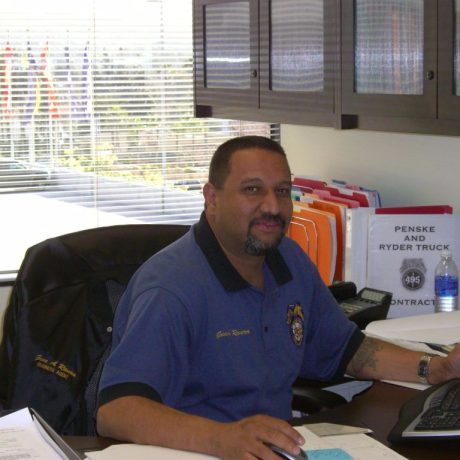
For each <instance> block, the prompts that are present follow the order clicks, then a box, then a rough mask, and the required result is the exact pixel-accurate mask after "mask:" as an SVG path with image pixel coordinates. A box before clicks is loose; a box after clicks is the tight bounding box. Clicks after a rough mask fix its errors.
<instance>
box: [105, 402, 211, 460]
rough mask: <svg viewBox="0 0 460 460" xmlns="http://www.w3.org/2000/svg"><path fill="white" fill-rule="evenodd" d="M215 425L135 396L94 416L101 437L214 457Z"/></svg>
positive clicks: (107, 405)
mask: <svg viewBox="0 0 460 460" xmlns="http://www.w3.org/2000/svg"><path fill="white" fill-rule="evenodd" d="M218 425H219V423H218V422H214V421H212V420H209V419H206V418H202V417H196V416H192V415H188V414H184V413H182V412H179V411H176V410H174V409H172V408H170V407H168V406H165V405H164V404H161V403H157V402H155V401H151V400H149V399H146V398H142V397H138V396H126V397H122V398H119V399H116V400H114V401H111V402H109V403H107V404H105V405H103V406H101V407H100V408H99V410H98V413H97V430H98V434H99V435H101V436H107V437H110V438H114V439H118V440H122V441H129V442H134V443H137V444H151V445H157V446H164V447H170V448H175V449H183V450H192V451H199V452H205V453H209V454H215V452H214V450H215V448H214V446H213V439H215V438H216V436H214V432H215V431H216V430H218V429H219V427H218Z"/></svg>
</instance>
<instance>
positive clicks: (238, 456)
mask: <svg viewBox="0 0 460 460" xmlns="http://www.w3.org/2000/svg"><path fill="white" fill-rule="evenodd" d="M213 442H215V445H214V446H213V447H214V448H213V450H215V452H216V454H217V456H218V457H219V458H222V459H224V460H254V459H263V460H279V456H278V455H276V454H275V453H274V452H273V451H272V450H271V449H270V448H269V447H267V445H266V444H274V445H276V446H278V447H281V448H282V449H285V450H286V451H288V452H290V453H292V454H294V455H297V454H298V453H299V452H300V447H299V446H301V445H302V444H303V443H304V442H305V440H304V439H303V437H302V436H301V435H300V434H299V433H298V432H297V431H296V430H295V429H294V428H292V426H290V425H289V423H287V422H285V421H283V420H279V419H276V418H273V417H269V416H266V415H255V416H253V417H248V418H245V419H243V420H240V421H237V422H233V423H224V424H221V425H220V427H219V429H218V431H217V434H216V436H215V438H214V439H213Z"/></svg>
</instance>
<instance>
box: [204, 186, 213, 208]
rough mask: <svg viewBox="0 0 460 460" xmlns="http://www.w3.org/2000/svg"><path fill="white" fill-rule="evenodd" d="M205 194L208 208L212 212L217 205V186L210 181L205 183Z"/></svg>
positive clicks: (205, 202)
mask: <svg viewBox="0 0 460 460" xmlns="http://www.w3.org/2000/svg"><path fill="white" fill-rule="evenodd" d="M203 196H204V204H205V207H206V210H207V211H211V212H212V210H213V209H214V208H215V206H216V188H215V187H214V185H212V184H211V183H210V182H206V184H204V187H203Z"/></svg>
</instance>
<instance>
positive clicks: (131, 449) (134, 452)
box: [86, 424, 405, 460]
mask: <svg viewBox="0 0 460 460" xmlns="http://www.w3.org/2000/svg"><path fill="white" fill-rule="evenodd" d="M321 425H324V424H321ZM328 425H331V424H328ZM312 428H313V429H316V430H318V429H320V431H321V430H323V431H324V429H326V431H327V433H331V432H332V433H333V434H332V435H330V434H329V435H326V436H320V435H317V434H315V433H313V431H311V430H309V429H308V425H306V426H302V427H297V428H296V429H297V431H299V433H300V434H301V435H302V436H303V437H304V438H305V445H304V446H303V448H304V449H305V451H306V453H307V455H308V458H309V459H310V460H319V459H334V460H352V459H353V460H369V459H372V460H379V459H382V460H383V459H385V460H404V458H405V457H402V456H401V455H399V454H398V453H396V452H394V451H393V450H391V449H389V448H388V447H386V446H384V445H383V444H381V443H379V442H378V441H376V440H374V439H372V438H370V437H369V436H368V435H367V434H363V433H367V432H369V430H366V429H362V428H355V427H343V426H341V425H334V426H332V425H331V426H330V427H324V426H322V427H318V426H317V425H312ZM331 430H332V431H331ZM339 433H340V434H339ZM341 433H347V434H341ZM86 456H87V458H88V459H89V460H126V459H129V460H144V459H146V458H148V459H151V460H157V459H158V460H180V459H183V460H209V459H211V458H215V457H210V456H208V455H204V454H197V453H193V452H185V451H180V450H173V449H166V448H164V447H156V446H140V445H137V444H117V445H113V446H110V447H108V448H107V449H104V450H102V451H97V452H87V453H86Z"/></svg>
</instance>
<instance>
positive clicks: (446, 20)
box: [438, 0, 460, 120]
mask: <svg viewBox="0 0 460 460" xmlns="http://www.w3.org/2000/svg"><path fill="white" fill-rule="evenodd" d="M438 11H439V19H438V20H439V87H438V92H439V105H438V116H439V118H440V119H452V120H458V119H460V0H439V10H438Z"/></svg>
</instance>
